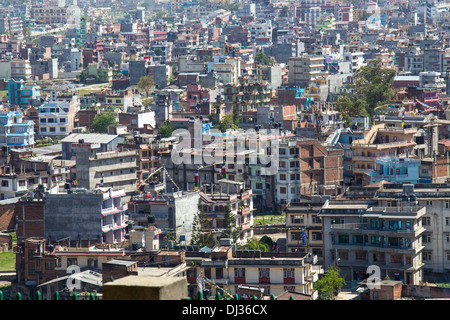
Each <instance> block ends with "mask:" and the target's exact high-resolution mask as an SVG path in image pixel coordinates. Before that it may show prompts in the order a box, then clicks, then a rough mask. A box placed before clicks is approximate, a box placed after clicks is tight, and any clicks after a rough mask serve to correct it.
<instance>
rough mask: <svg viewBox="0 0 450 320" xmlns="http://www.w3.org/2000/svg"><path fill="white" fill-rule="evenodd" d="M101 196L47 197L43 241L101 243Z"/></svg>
mask: <svg viewBox="0 0 450 320" xmlns="http://www.w3.org/2000/svg"><path fill="white" fill-rule="evenodd" d="M102 202H103V195H102V194H77V193H72V194H47V196H46V199H45V209H44V211H45V218H44V220H45V238H49V237H51V239H52V241H56V240H58V239H62V238H66V237H70V238H71V239H70V240H72V241H76V240H77V239H78V236H79V237H80V239H81V240H87V239H90V240H92V241H99V242H101V241H102V213H101V208H102Z"/></svg>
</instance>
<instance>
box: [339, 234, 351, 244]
mask: <svg viewBox="0 0 450 320" xmlns="http://www.w3.org/2000/svg"><path fill="white" fill-rule="evenodd" d="M338 242H339V243H349V237H348V234H340V235H339V236H338Z"/></svg>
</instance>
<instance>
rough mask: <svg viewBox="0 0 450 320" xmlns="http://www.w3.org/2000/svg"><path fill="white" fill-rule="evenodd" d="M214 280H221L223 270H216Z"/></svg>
mask: <svg viewBox="0 0 450 320" xmlns="http://www.w3.org/2000/svg"><path fill="white" fill-rule="evenodd" d="M216 279H223V268H216Z"/></svg>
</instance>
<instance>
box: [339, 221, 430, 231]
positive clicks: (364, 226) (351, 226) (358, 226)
mask: <svg viewBox="0 0 450 320" xmlns="http://www.w3.org/2000/svg"><path fill="white" fill-rule="evenodd" d="M331 229H332V230H369V231H370V230H373V231H386V232H396V233H415V232H421V231H424V230H425V228H424V227H414V228H409V229H406V228H404V229H403V228H402V229H394V228H382V227H371V226H370V224H368V223H343V224H332V225H331Z"/></svg>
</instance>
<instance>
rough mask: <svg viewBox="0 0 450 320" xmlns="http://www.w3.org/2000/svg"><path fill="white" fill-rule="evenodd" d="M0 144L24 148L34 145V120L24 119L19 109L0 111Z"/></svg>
mask: <svg viewBox="0 0 450 320" xmlns="http://www.w3.org/2000/svg"><path fill="white" fill-rule="evenodd" d="M0 128H1V129H2V130H1V132H0V146H2V147H9V148H12V147H14V148H26V147H32V146H33V145H34V142H35V140H34V122H33V121H31V120H29V121H24V119H23V113H22V112H21V111H0Z"/></svg>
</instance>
